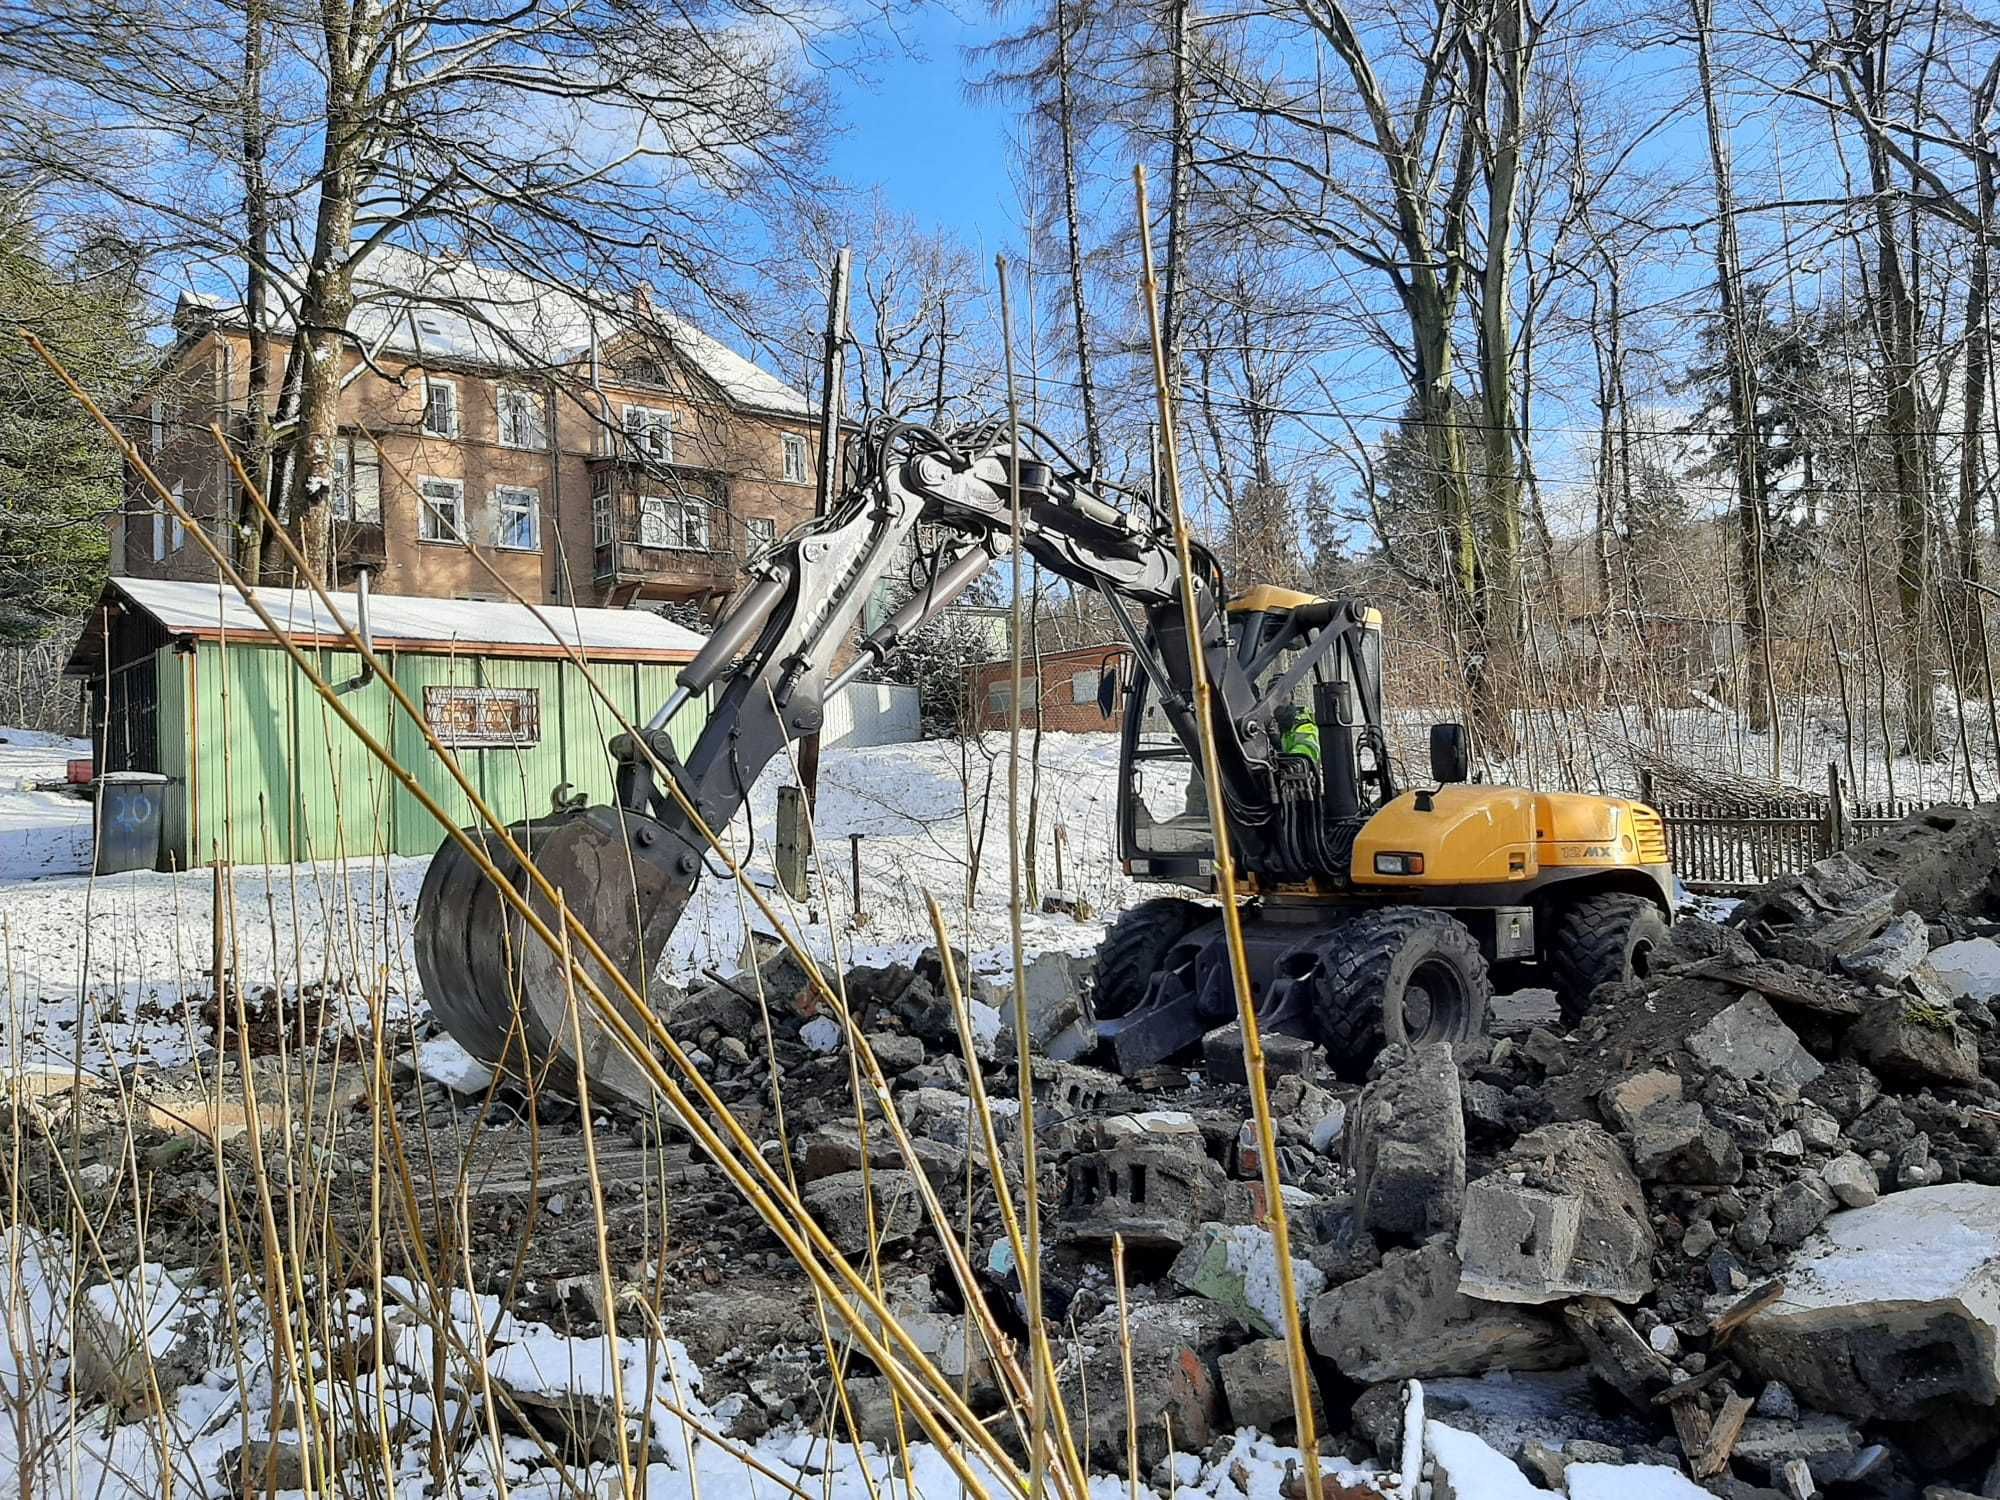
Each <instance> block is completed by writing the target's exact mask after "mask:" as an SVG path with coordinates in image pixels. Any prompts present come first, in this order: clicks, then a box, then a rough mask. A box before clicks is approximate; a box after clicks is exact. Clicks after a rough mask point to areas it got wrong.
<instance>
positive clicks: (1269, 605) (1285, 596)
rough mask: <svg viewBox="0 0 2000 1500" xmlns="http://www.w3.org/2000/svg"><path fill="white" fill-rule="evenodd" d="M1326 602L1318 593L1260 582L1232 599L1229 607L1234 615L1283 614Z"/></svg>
mask: <svg viewBox="0 0 2000 1500" xmlns="http://www.w3.org/2000/svg"><path fill="white" fill-rule="evenodd" d="M1325 602H1326V601H1325V600H1324V599H1321V598H1320V597H1319V596H1318V595H1317V594H1302V593H1300V592H1299V591H1298V590H1297V589H1286V588H1280V587H1278V585H1276V584H1275V583H1260V584H1258V585H1257V586H1256V587H1255V588H1250V589H1245V590H1244V591H1243V592H1242V593H1240V594H1238V595H1237V596H1236V597H1235V598H1234V599H1231V600H1230V601H1229V604H1228V609H1229V612H1230V613H1231V614H1232V615H1262V614H1282V613H1285V612H1287V611H1290V610H1294V609H1298V608H1300V607H1301V606H1302V605H1307V604H1324V603H1325Z"/></svg>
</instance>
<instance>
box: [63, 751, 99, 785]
mask: <svg viewBox="0 0 2000 1500" xmlns="http://www.w3.org/2000/svg"><path fill="white" fill-rule="evenodd" d="M96 770H97V767H96V766H95V765H94V764H93V763H92V762H91V759H90V757H89V756H87V755H86V756H84V757H83V758H82V759H81V760H73V761H71V762H70V763H69V784H70V785H71V786H89V785H90V783H91V778H92V777H93V775H94V774H95V773H96Z"/></svg>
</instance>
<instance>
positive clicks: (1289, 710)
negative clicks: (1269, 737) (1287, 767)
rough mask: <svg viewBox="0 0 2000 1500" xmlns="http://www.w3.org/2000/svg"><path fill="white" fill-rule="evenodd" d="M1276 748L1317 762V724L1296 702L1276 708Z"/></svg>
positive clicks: (1314, 762) (1315, 763)
mask: <svg viewBox="0 0 2000 1500" xmlns="http://www.w3.org/2000/svg"><path fill="white" fill-rule="evenodd" d="M1278 730H1279V733H1280V736H1281V737H1280V739H1279V741H1278V748H1279V749H1280V750H1282V751H1283V752H1284V753H1285V754H1287V755H1303V756H1306V757H1308V758H1309V759H1310V760H1311V761H1312V763H1313V764H1314V765H1318V764H1319V725H1318V724H1317V723H1316V722H1315V721H1314V720H1313V719H1312V718H1310V717H1309V716H1308V715H1307V713H1306V711H1305V710H1304V709H1302V708H1300V707H1299V706H1298V705H1297V704H1296V703H1287V704H1286V705H1285V706H1284V707H1283V708H1281V709H1279V710H1278Z"/></svg>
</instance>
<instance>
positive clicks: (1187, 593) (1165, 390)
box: [1133, 165, 1320, 1500]
mask: <svg viewBox="0 0 2000 1500" xmlns="http://www.w3.org/2000/svg"><path fill="white" fill-rule="evenodd" d="M1133 185H1134V187H1135V188H1136V190H1137V198H1138V216H1139V224H1138V228H1139V244H1140V259H1141V263H1142V267H1143V275H1142V277H1141V280H1140V291H1141V295H1142V299H1143V300H1144V302H1145V304H1146V320H1147V324H1148V327H1149V330H1150V332H1151V336H1152V353H1153V388H1154V391H1155V392H1156V394H1157V396H1158V399H1159V408H1160V455H1161V458H1162V459H1163V460H1164V468H1165V472H1164V474H1163V475H1162V478H1163V479H1164V481H1165V489H1166V498H1167V504H1168V510H1169V514H1170V515H1171V516H1172V519H1173V526H1174V548H1175V550H1176V551H1177V552H1178V553H1179V555H1180V568H1181V579H1180V582H1181V609H1182V612H1183V614H1184V615H1185V616H1186V623H1187V650H1188V669H1189V673H1190V675H1191V676H1192V677H1193V679H1194V693H1195V713H1194V722H1195V728H1196V731H1197V734H1198V737H1199V739H1200V741H1201V759H1202V776H1203V779H1204V780H1205V781H1206V783H1207V785H1208V808H1209V828H1210V831H1211V834H1212V836H1213V838H1214V841H1215V888H1216V894H1217V895H1218V896H1219V897H1220V898H1221V902H1222V930H1223V933H1224V936H1225V937H1226V939H1227V941H1228V946H1229V971H1230V976H1231V978H1232V979H1233V980H1234V982H1235V991H1236V1018H1237V1022H1238V1024H1239V1025H1240V1026H1241V1027H1242V1030H1243V1066H1244V1069H1245V1071H1246V1072H1247V1073H1248V1075H1249V1082H1250V1103H1251V1107H1252V1112H1253V1114H1254V1116H1255V1118H1256V1122H1257V1149H1258V1155H1259V1157H1260V1161H1259V1163H1258V1165H1259V1166H1260V1168H1261V1173H1260V1175H1261V1176H1262V1177H1263V1182H1264V1196H1265V1200H1266V1204H1265V1207H1266V1211H1267V1212H1268V1214H1269V1215H1270V1221H1271V1239H1272V1248H1273V1250H1274V1251H1275V1253H1276V1258H1277V1262H1278V1298H1279V1302H1280V1305H1281V1308H1282V1311H1283V1316H1284V1325H1285V1327H1284V1334H1285V1350H1286V1354H1287V1356H1288V1364H1289V1366H1290V1372H1291V1385H1292V1409H1293V1413H1294V1415H1295V1417H1296V1420H1297V1422H1298V1433H1299V1447H1300V1448H1301V1449H1303V1450H1304V1451H1305V1452H1307V1453H1314V1452H1316V1451H1317V1450H1318V1434H1317V1432H1316V1431H1315V1424H1314V1422H1313V1410H1312V1372H1311V1370H1310V1369H1309V1368H1308V1367H1307V1365H1306V1342H1305V1328H1304V1324H1303V1321H1302V1320H1301V1318H1300V1316H1299V1292H1298V1287H1297V1285H1296V1278H1295V1277H1294V1276H1293V1274H1292V1234H1291V1222H1290V1215H1289V1214H1288V1213H1287V1212H1286V1210H1285V1199H1284V1188H1283V1183H1282V1181H1281V1180H1280V1177H1279V1174H1278V1149H1277V1132H1276V1131H1275V1129H1274V1128H1273V1126H1272V1122H1271V1096H1270V1085H1269V1082H1268V1080H1266V1078H1265V1077H1264V1044H1263V1038H1262V1035H1261V1033H1260V1031H1259V1029H1258V1025H1257V1004H1256V1000H1255V997H1254V996H1253V995H1252V994H1251V990H1250V960H1249V957H1248V955H1247V954H1246V953H1245V952H1244V949H1243V913H1242V911H1241V909H1240V908H1239V907H1238V906H1237V902H1236V866H1235V861H1234V858H1233V856H1232V854H1231V851H1230V843H1229V824H1228V817H1227V812H1226V806H1225V804H1226V802H1227V799H1226V798H1225V797H1224V796H1223V795H1222V768H1221V763H1220V761H1219V760H1218V758H1217V755H1216V750H1215V717H1214V715H1215V709H1214V705H1213V703H1212V702H1211V701H1210V693H1209V683H1208V674H1207V670H1206V667H1205V665H1204V662H1203V646H1202V639H1201V613H1200V609H1199V607H1198V603H1197V600H1196V596H1195V575H1194V555H1193V543H1192V539H1191V537H1190V534H1189V531H1188V521H1187V513H1186V511H1185V510H1184V509H1183V508H1182V505H1181V479H1180V457H1179V453H1180V441H1179V438H1178V436H1177V435H1176V432H1175V428H1174V401H1173V393H1172V389H1171V386H1170V384H1169V379H1168V374H1167V356H1166V347H1165V345H1164V344H1163V343H1162V342H1161V335H1160V309H1159V286H1158V282H1157V281H1156V279H1155V277H1154V274H1153V239H1152V234H1153V230H1152V220H1151V217H1150V215H1149V213H1148V210H1147V205H1146V169H1145V167H1144V166H1143V165H1141V166H1138V167H1135V168H1134V169H1133ZM1224 602H1225V601H1223V600H1221V599H1216V600H1214V601H1212V604H1213V607H1214V608H1215V609H1217V610H1220V609H1222V608H1223V605H1224ZM1306 1500H1320V1482H1319V1468H1318V1465H1317V1464H1308V1465H1307V1466H1306Z"/></svg>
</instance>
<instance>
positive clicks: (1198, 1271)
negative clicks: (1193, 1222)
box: [1170, 1224, 1326, 1335]
mask: <svg viewBox="0 0 2000 1500" xmlns="http://www.w3.org/2000/svg"><path fill="white" fill-rule="evenodd" d="M1170 1274H1171V1275H1172V1276H1173V1279H1174V1284H1175V1285H1177V1286H1179V1287H1181V1288H1182V1289H1183V1290H1186V1291H1189V1292H1192V1293H1194V1294H1195V1295H1196V1296H1198V1297H1206V1298H1207V1299H1208V1300H1209V1301H1211V1302H1213V1303H1215V1304H1216V1305H1217V1306H1218V1307H1220V1308H1222V1309H1223V1311H1225V1312H1227V1313H1228V1314H1229V1316H1230V1317H1231V1318H1233V1319H1235V1320H1236V1321H1237V1322H1238V1323H1240V1324H1242V1325H1243V1326H1244V1327H1245V1328H1248V1329H1250V1330H1251V1331H1252V1332H1254V1333H1261V1334H1266V1335H1277V1334H1280V1333H1283V1332H1284V1327H1285V1312H1284V1297H1283V1295H1282V1288H1281V1287H1280V1285H1279V1282H1278V1247H1277V1242H1276V1240H1275V1239H1273V1237H1272V1235H1271V1231H1270V1230H1268V1229H1263V1228H1260V1227H1259V1226H1257V1225H1255V1224H1204V1225H1202V1226H1201V1228H1200V1229H1199V1230H1198V1231H1196V1233H1195V1236H1194V1238H1193V1239H1191V1240H1189V1241H1188V1243H1187V1248H1185V1249H1184V1250H1182V1251H1181V1253H1180V1254H1179V1255H1178V1256H1177V1257H1175V1259H1174V1264H1173V1270H1172V1272H1171V1273H1170ZM1325 1285H1326V1274H1325V1273H1324V1272H1323V1271H1321V1270H1320V1269H1319V1267H1317V1266H1315V1265H1314V1264H1313V1263H1312V1262H1311V1261H1307V1260H1300V1259H1299V1258H1298V1257H1297V1256H1294V1257H1292V1287H1293V1290H1294V1291H1295V1292H1296V1293H1297V1295H1298V1300H1299V1307H1300V1309H1301V1311H1303V1310H1304V1309H1305V1308H1308V1307H1310V1306H1311V1305H1312V1299H1313V1298H1314V1297H1316V1296H1318V1295H1319V1292H1320V1289H1321V1288H1322V1287H1324V1286H1325Z"/></svg>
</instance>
